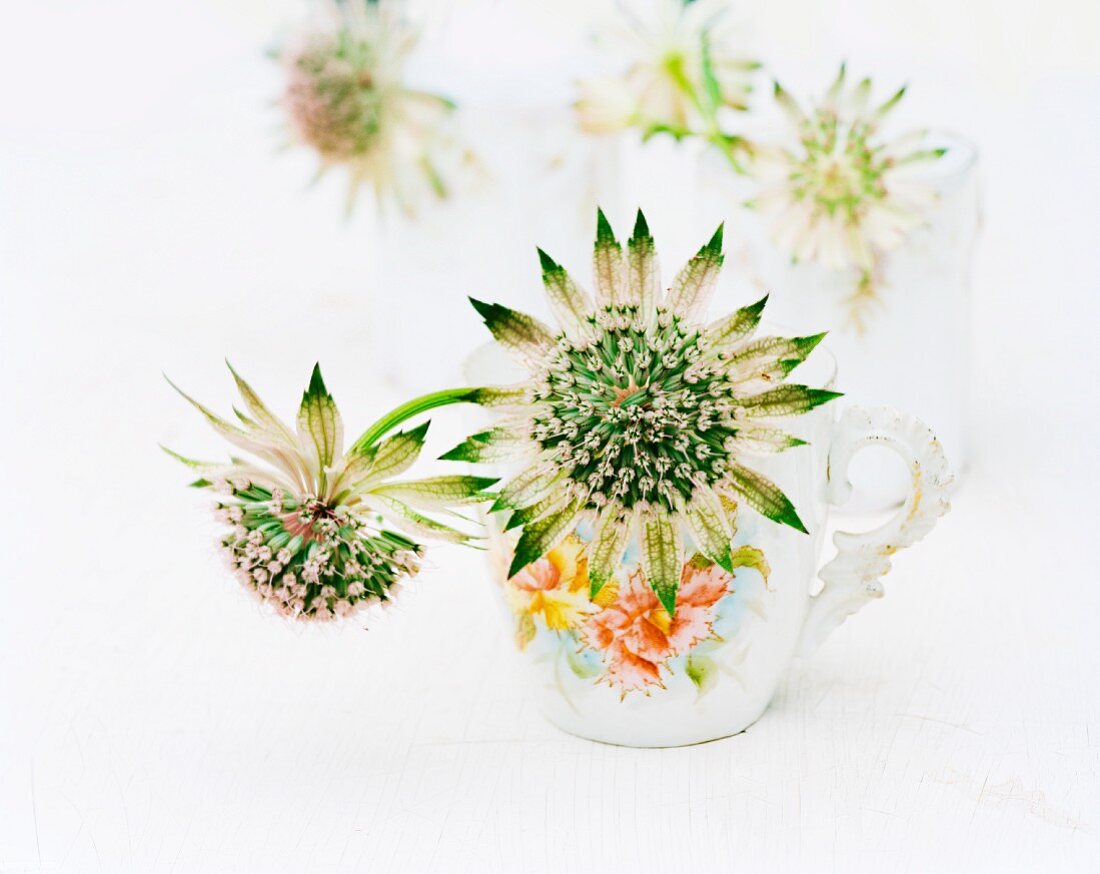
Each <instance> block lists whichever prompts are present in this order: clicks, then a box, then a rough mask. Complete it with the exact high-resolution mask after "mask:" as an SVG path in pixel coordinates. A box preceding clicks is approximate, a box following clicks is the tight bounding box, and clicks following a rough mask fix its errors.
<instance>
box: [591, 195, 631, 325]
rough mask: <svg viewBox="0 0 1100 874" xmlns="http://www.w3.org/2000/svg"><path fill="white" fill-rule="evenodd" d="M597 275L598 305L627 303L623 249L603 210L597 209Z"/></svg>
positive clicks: (595, 255) (593, 257)
mask: <svg viewBox="0 0 1100 874" xmlns="http://www.w3.org/2000/svg"><path fill="white" fill-rule="evenodd" d="M592 265H593V271H594V273H595V276H596V303H597V305H598V306H601V307H607V306H619V305H621V304H625V303H627V302H628V301H627V295H626V294H625V291H624V288H623V284H624V283H623V250H622V247H621V246H620V245H619V241H618V240H616V239H615V232H614V231H612V230H611V225H610V223H608V221H607V216H605V215H604V214H603V210H602V209H600V210H596V246H595V251H594V253H593V256H592Z"/></svg>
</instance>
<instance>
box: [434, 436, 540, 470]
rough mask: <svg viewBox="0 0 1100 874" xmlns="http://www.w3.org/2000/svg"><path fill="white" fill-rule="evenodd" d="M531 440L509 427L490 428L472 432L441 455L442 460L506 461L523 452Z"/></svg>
mask: <svg viewBox="0 0 1100 874" xmlns="http://www.w3.org/2000/svg"><path fill="white" fill-rule="evenodd" d="M528 445H529V441H527V440H526V439H524V438H523V437H520V436H519V435H517V434H515V433H514V432H512V431H510V430H508V429H507V428H490V429H489V430H488V431H481V432H479V433H477V434H471V435H470V436H469V437H467V438H466V439H465V440H463V441H462V442H461V443H459V444H458V446H456V447H454V448H453V449H449V450H447V451H446V452H444V453H443V454H442V455H441V456H439V458H440V460H441V461H470V462H478V461H483V462H484V461H504V460H507V459H509V458H514V457H515V456H516V455H517V454H520V453H522V452H523V451H524V450H525V449H526V448H527V446H528Z"/></svg>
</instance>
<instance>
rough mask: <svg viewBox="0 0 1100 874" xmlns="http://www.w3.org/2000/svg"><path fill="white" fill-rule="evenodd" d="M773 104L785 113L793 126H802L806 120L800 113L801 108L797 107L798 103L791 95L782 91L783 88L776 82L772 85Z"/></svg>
mask: <svg viewBox="0 0 1100 874" xmlns="http://www.w3.org/2000/svg"><path fill="white" fill-rule="evenodd" d="M774 93H775V102H776V103H778V104H779V106H780V107H781V108H782V109H783V111H784V112H785V113H787V115H788V117H789V118H790V119H791V121H793V122H794V123H795V124H802V122H804V121H805V120H806V116H805V114H804V113H803V112H802V107H800V106H799V105H798V102H797V101H796V100H795V99H794V98H793V97H791V95H790V94H789V93H788V92H787V91H785V90H784V89H783V86H782V85H780V84H779V83H778V82H776V83H774Z"/></svg>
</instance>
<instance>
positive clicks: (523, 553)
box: [508, 503, 580, 579]
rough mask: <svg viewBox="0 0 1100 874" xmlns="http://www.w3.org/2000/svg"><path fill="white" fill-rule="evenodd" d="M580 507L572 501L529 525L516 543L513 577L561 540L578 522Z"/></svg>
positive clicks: (511, 574)
mask: <svg viewBox="0 0 1100 874" xmlns="http://www.w3.org/2000/svg"><path fill="white" fill-rule="evenodd" d="M579 509H580V508H579V507H578V506H577V504H575V503H571V504H569V505H568V506H566V507H565V508H563V509H562V510H559V511H558V512H557V513H553V514H551V515H549V516H546V517H544V518H542V519H540V520H539V521H537V522H533V523H531V524H530V525H527V526H525V527H524V529H523V534H522V535H520V538H519V543H517V544H516V552H515V555H514V556H513V557H512V564H511V567H509V568H508V578H509V579H511V578H512V577H514V576H515V575H516V574H518V573H519V572H520V571H521V570H523V569H524V568H525V567H527V565H529V564H530V563H531V562H533V561H538V559H540V558H542V557H543V556H544V555H546V553H548V552H549V551H550V550H551V549H553V548H554V547H555V546H557V545H558V543H559V542H561V540H562V538H564V537H565V535H566V534H568V533H569V532H570V531H571V530H572V529H573V527H575V525H576V522H577V513H578V511H579Z"/></svg>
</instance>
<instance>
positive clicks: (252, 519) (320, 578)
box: [165, 367, 495, 620]
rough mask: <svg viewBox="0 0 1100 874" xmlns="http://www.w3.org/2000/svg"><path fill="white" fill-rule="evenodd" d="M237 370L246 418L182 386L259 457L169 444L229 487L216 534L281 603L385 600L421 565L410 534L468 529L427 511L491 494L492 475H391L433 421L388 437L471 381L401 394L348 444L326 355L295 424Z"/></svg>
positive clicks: (259, 586)
mask: <svg viewBox="0 0 1100 874" xmlns="http://www.w3.org/2000/svg"><path fill="white" fill-rule="evenodd" d="M230 370H231V371H232V368H230ZM233 377H234V379H235V380H236V382H237V387H238V389H239V390H240V393H241V397H242V398H243V400H244V403H245V405H246V407H247V409H248V414H247V415H246V414H245V413H242V412H241V411H239V410H237V409H236V408H234V412H235V413H236V414H237V418H238V419H239V420H240V423H241V424H240V425H239V426H238V425H234V424H232V423H230V422H227V421H225V420H224V419H222V418H220V417H219V416H217V415H215V414H214V413H212V412H211V411H210V410H208V409H207V408H206V407H204V406H203V405H202V404H200V403H199V402H198V401H195V400H194V399H192V398H191V397H189V396H188V395H186V394H184V393H183V392H182V391H181V392H180V394H182V395H183V397H185V398H186V399H187V400H188V401H190V403H191V404H193V405H194V406H195V407H196V408H197V409H198V410H199V412H201V413H202V414H203V415H204V416H205V417H206V419H207V421H209V422H210V424H211V425H213V426H214V429H215V430H216V431H217V432H218V433H219V434H221V435H222V436H223V437H225V438H226V439H227V440H228V441H229V442H230V443H232V444H233V445H234V446H237V447H239V448H241V449H244V450H246V451H247V452H249V453H251V454H252V455H254V456H255V457H256V458H257V459H258V460H259V462H260V463H254V462H252V461H244V460H241V459H237V458H234V459H232V460H231V461H230V462H229V463H227V464H226V463H218V462H206V461H195V460H192V459H189V458H184V457H183V456H181V455H178V454H176V453H174V452H171V451H170V450H165V451H167V452H168V453H169V454H170V455H172V456H173V457H174V458H177V459H179V460H180V461H182V462H183V463H185V464H187V465H188V466H190V467H192V468H194V469H195V470H196V471H197V472H198V474H199V479H197V480H196V481H195V482H194V483H192V485H194V486H196V487H200V488H207V489H212V490H214V491H216V492H218V493H219V495H221V496H222V497H220V498H219V500H218V503H217V504H216V514H217V517H218V519H219V521H222V522H225V523H227V524H229V525H231V526H232V528H231V530H230V532H229V533H228V534H227V535H225V536H224V537H223V538H221V541H220V543H221V546H222V549H223V550H224V552H225V555H226V557H227V559H228V561H229V564H230V566H231V567H232V568H233V569H234V571H235V572H236V574H237V577H238V578H239V579H240V581H241V582H242V583H243V584H244V585H245V586H246V587H247V588H248V589H249V590H251V591H253V592H255V593H256V594H257V595H258V596H259V597H260V598H261V599H262V600H263V601H266V602H269V603H271V604H274V605H275V607H276V609H277V610H278V612H279V613H281V614H282V615H284V616H293V617H296V618H298V619H313V620H324V619H333V618H337V617H344V616H347V615H349V614H351V613H353V612H356V611H358V610H360V609H361V608H363V607H366V606H369V605H371V604H380V603H384V602H387V601H389V600H390V599H391V598H392V597H393V596H394V594H395V593H396V591H397V589H398V587H399V585H400V584H401V582H402V581H403V580H404V579H406V578H408V577H411V576H413V575H415V574H416V573H417V571H418V570H419V567H420V558H421V555H422V554H423V547H422V546H421V545H420V543H418V542H417V540H414V539H412V538H420V537H428V538H435V539H440V540H448V541H452V542H456V543H467V542H469V541H470V540H471V539H472V536H471V535H469V534H465V533H463V532H461V531H459V530H457V529H455V528H452V527H451V526H449V525H445V524H443V523H442V522H439V521H437V520H435V519H432V518H431V517H429V516H426V515H424V514H423V513H422V512H420V511H421V510H423V511H429V512H430V511H433V510H437V511H438V510H447V509H448V508H450V507H453V506H458V505H461V504H469V503H475V502H477V501H481V500H485V499H486V497H489V496H487V495H486V493H485V492H484V489H486V488H487V487H489V486H491V485H492V484H493V483H494V482H495V480H492V479H484V478H482V477H476V476H467V475H448V476H437V477H431V478H428V479H420V480H401V481H395V480H394V477H397V476H399V475H400V474H402V473H404V472H405V471H406V470H408V469H409V468H410V467H411V466H412V465H413V463H414V462H415V461H416V460H417V457H418V456H419V455H420V450H421V448H422V447H423V445H424V435H425V433H426V432H427V430H428V423H427V422H424V423H423V424H421V425H420V426H418V427H416V428H413V429H412V430H409V431H401V432H398V433H396V434H393V435H392V436H390V437H387V438H386V439H382V438H383V437H385V435H386V434H388V433H389V432H391V431H392V430H393V429H394V428H396V427H397V426H398V425H400V424H401V423H402V422H403V421H405V420H407V419H409V418H411V417H412V416H415V415H417V414H419V413H422V412H424V411H425V410H428V409H431V408H433V407H439V406H444V405H446V404H452V403H458V402H461V401H464V400H467V399H468V395H469V390H467V389H460V390H453V391H442V392H436V393H435V394H431V395H426V396H424V397H422V398H417V399H415V400H413V401H410V402H408V403H407V404H403V405H402V406H400V407H398V408H397V409H396V410H394V411H393V412H391V413H390V414H388V415H387V416H384V417H383V418H382V419H379V420H378V422H376V423H375V424H374V425H372V426H371V427H370V428H369V429H367V431H366V433H364V434H363V436H362V437H360V438H359V439H358V440H357V441H356V442H355V443H354V444H353V445H352V446H351V448H350V449H348V451H347V452H346V453H345V452H344V451H343V439H344V437H343V434H344V426H343V422H342V420H341V417H340V413H339V412H338V411H337V409H336V404H335V402H334V401H333V398H332V395H330V394H329V393H328V390H327V389H326V388H325V383H324V381H323V380H322V378H321V370H320V368H319V367H315V368H314V370H313V377H312V379H311V380H310V383H309V388H308V389H306V392H305V393H304V394H303V395H302V403H301V407H300V408H299V410H298V419H297V423H296V425H297V428H296V430H292V429H291V428H289V427H288V426H287V425H285V424H284V423H283V422H282V421H281V420H280V419H279V418H278V417H276V416H275V415H274V414H273V413H272V412H271V411H270V410H268V408H267V407H266V406H265V405H264V403H263V401H261V400H260V398H259V396H258V395H257V394H256V393H255V391H253V390H252V388H251V386H249V385H248V383H246V382H245V381H244V380H243V379H241V377H240V376H238V375H237V373H236V372H235V371H233ZM173 387H174V388H175V386H173ZM177 391H179V389H177ZM395 529H396V530H395ZM410 535H411V536H410Z"/></svg>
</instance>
